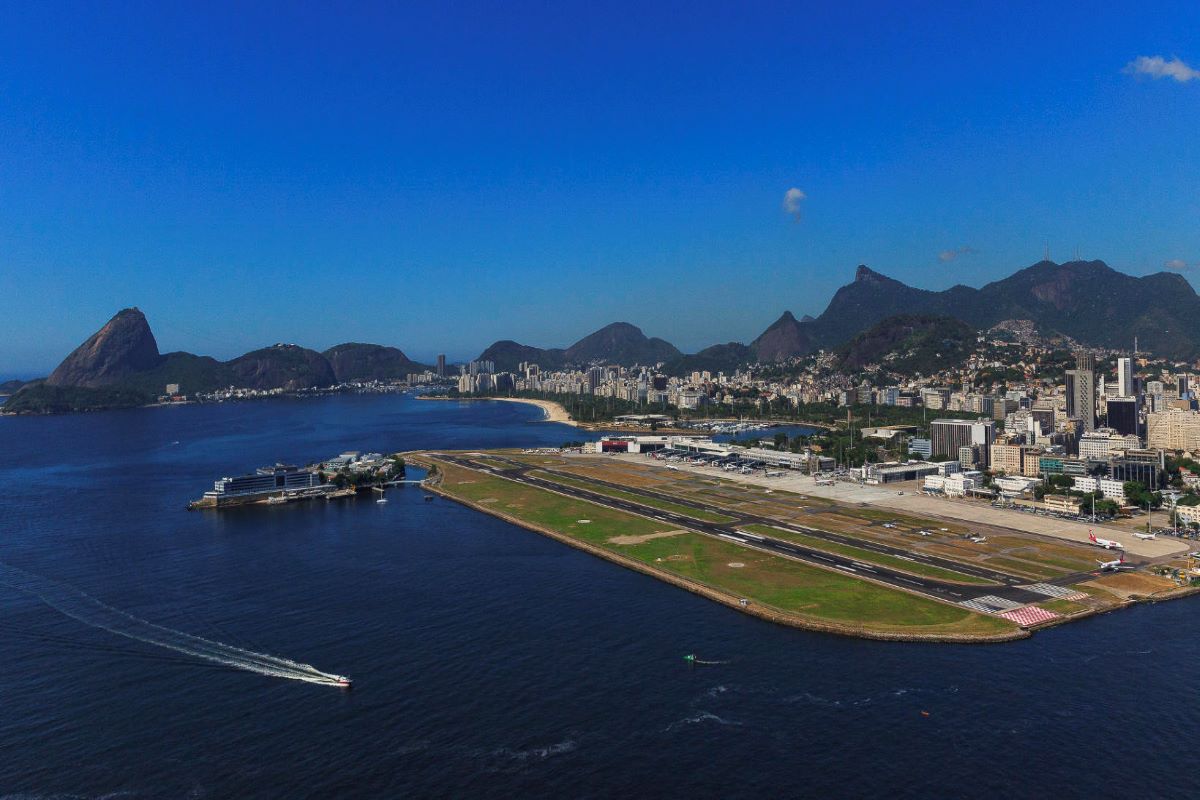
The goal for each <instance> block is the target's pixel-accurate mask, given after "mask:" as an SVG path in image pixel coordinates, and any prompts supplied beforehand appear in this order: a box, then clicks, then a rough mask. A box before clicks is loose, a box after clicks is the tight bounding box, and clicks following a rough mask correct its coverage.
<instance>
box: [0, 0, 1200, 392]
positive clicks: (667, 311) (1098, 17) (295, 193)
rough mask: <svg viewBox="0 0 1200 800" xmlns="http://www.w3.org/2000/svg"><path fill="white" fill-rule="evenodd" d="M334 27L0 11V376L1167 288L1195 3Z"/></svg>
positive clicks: (414, 19)
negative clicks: (890, 301)
mask: <svg viewBox="0 0 1200 800" xmlns="http://www.w3.org/2000/svg"><path fill="white" fill-rule="evenodd" d="M252 5H253V7H250V6H252ZM344 5H346V4H328V5H319V4H316V3H301V4H293V3H281V4H278V5H274V6H268V5H263V4H257V5H256V4H232V3H231V4H220V3H203V4H200V3H196V4H191V5H187V4H166V3H148V4H144V5H137V4H135V3H121V4H107V7H102V6H105V4H84V3H71V4H64V5H56V4H53V3H8V2H3V3H0V319H3V320H4V321H5V325H4V329H5V335H4V337H3V340H2V341H0V374H17V375H25V376H32V375H36V374H44V373H45V372H46V371H47V370H49V369H50V368H52V367H53V366H54V364H56V363H57V361H58V360H59V359H60V358H61V357H62V356H63V355H65V354H66V352H68V351H69V350H70V349H71V348H72V347H74V346H75V345H76V344H78V342H80V341H81V340H82V339H83V338H85V337H86V336H87V335H89V334H90V333H91V332H92V331H94V330H95V329H96V328H97V327H99V325H101V324H102V323H103V322H104V321H105V320H107V319H108V317H109V316H111V315H112V314H113V313H114V312H115V311H116V310H118V309H119V308H122V307H124V306H128V305H137V306H139V307H141V308H142V309H143V311H145V312H146V314H147V316H148V317H149V319H150V322H151V325H152V326H153V327H154V329H155V332H156V335H157V337H158V339H159V344H160V347H161V348H162V349H163V350H164V351H166V350H175V349H186V350H192V351H196V352H202V353H210V354H213V355H216V356H218V357H231V356H233V355H237V354H239V353H241V352H243V351H245V350H248V349H250V348H253V347H258V346H262V345H264V344H270V343H273V342H276V341H294V342H297V343H300V344H304V345H307V346H310V347H315V348H324V347H327V346H329V345H332V344H335V343H337V342H341V341H347V340H356V341H374V342H381V343H386V344H395V345H398V346H400V347H402V348H403V349H404V350H405V351H406V352H408V353H409V354H410V355H412V356H414V357H418V358H424V359H429V358H431V357H432V356H433V355H434V354H435V353H437V352H441V351H444V352H446V353H448V354H450V356H451V358H467V357H471V356H474V355H475V354H477V353H478V352H479V351H480V350H482V349H483V347H485V346H486V345H487V344H489V343H490V342H491V341H493V340H495V339H498V338H514V339H517V340H518V341H522V342H526V343H529V344H536V345H541V346H562V345H567V344H570V343H571V342H572V341H574V340H575V339H577V338H579V337H580V336H582V335H584V334H586V333H588V332H590V331H591V330H593V329H595V328H597V327H599V326H600V325H603V324H605V323H607V322H611V321H614V320H626V321H629V322H633V323H635V324H637V325H639V326H641V327H642V328H643V330H645V331H646V333H647V334H648V335H651V336H662V337H664V338H666V339H668V340H670V341H672V342H674V343H675V344H677V345H678V346H679V347H681V348H683V349H685V350H689V351H690V350H695V349H698V348H700V347H703V346H705V345H708V344H712V343H714V342H723V341H729V340H741V341H748V340H750V339H752V338H753V337H754V336H756V335H757V334H758V333H759V332H761V330H762V329H763V328H764V327H765V326H766V325H768V324H769V323H770V322H771V321H773V320H774V319H775V318H776V317H777V316H778V315H779V314H780V313H781V312H782V311H783V310H785V309H790V310H792V311H793V312H794V313H796V314H797V315H800V314H804V313H811V314H814V315H815V314H817V313H819V312H820V311H821V310H822V309H823V308H824V306H825V304H826V302H827V301H828V299H829V297H830V295H831V294H832V293H833V292H834V291H835V290H836V288H837V287H838V286H840V285H842V284H843V283H846V282H848V281H849V280H850V279H851V277H852V276H853V271H854V267H855V266H856V265H857V264H859V263H866V264H868V265H870V266H871V267H873V268H874V269H876V270H879V271H881V272H883V273H885V274H888V275H891V276H893V277H896V278H898V279H900V280H904V281H906V282H908V283H911V284H914V285H918V286H923V287H928V288H944V287H947V286H950V285H953V284H955V283H966V284H970V285H980V284H982V283H986V282H987V281H989V280H994V279H997V278H1000V277H1003V276H1005V275H1007V274H1009V273H1011V272H1012V271H1014V270H1015V269H1018V268H1020V267H1024V266H1028V265H1029V264H1032V263H1034V262H1035V261H1037V260H1039V259H1040V258H1041V256H1042V254H1043V251H1044V248H1045V247H1046V246H1047V245H1048V246H1049V247H1050V252H1051V257H1052V258H1054V259H1055V260H1059V261H1061V260H1066V259H1067V258H1069V257H1070V256H1071V255H1073V254H1074V252H1075V251H1076V249H1077V248H1078V249H1079V251H1080V252H1081V253H1082V255H1083V256H1085V257H1087V258H1101V259H1104V260H1105V261H1107V262H1109V263H1110V264H1111V265H1113V266H1114V267H1116V268H1118V269H1121V270H1123V271H1126V272H1130V273H1133V274H1147V273H1150V272H1155V271H1158V270H1161V269H1163V268H1164V265H1165V264H1167V263H1168V262H1174V263H1173V264H1172V266H1173V268H1177V269H1178V268H1182V269H1183V272H1184V274H1185V275H1189V277H1191V271H1192V270H1193V269H1200V192H1198V190H1200V185H1198V182H1200V181H1198V179H1200V147H1197V146H1196V144H1195V143H1196V136H1197V131H1200V72H1195V70H1196V69H1200V39H1197V37H1196V35H1195V31H1197V30H1200V5H1198V4H1196V3H1180V4H1176V5H1171V4H1162V5H1159V4H1148V3H1146V4H1141V5H1140V6H1139V7H1138V8H1139V9H1140V13H1132V12H1130V11H1129V10H1124V11H1121V12H1119V13H1118V12H1116V11H1107V10H1104V9H1101V10H1097V9H1096V7H1095V5H1094V4H1087V5H1083V4H1081V5H1079V6H1078V7H1076V8H1071V7H1069V6H1068V5H1066V4H1044V3H1028V4H1023V3H1005V4H1000V3H953V4H952V3H946V4H933V3H922V4H882V3H880V4H873V3H858V4H855V3H842V4H836V7H835V8H830V7H827V6H826V5H825V4H821V5H817V4H806V3H781V4H771V3H766V2H763V3H753V4H736V3H734V4H728V5H716V4H706V3H695V2H692V3H686V4H685V3H679V4H655V3H646V2H640V3H632V4H629V5H625V6H621V5H619V4H617V3H603V4H601V3H571V2H555V3H546V4H534V3H521V2H515V3H432V4H420V5H418V4H411V5H410V6H408V7H407V8H405V7H396V5H395V4H390V3H380V4H378V5H373V4H355V5H354V10H352V11H350V12H347V11H346V10H345V9H344V7H343V6H344ZM828 5H830V6H832V5H834V4H828ZM902 5H903V6H905V7H903V8H902V7H900V6H902ZM910 5H911V6H912V8H909V7H907V6H910ZM1051 5H1053V6H1055V7H1053V8H1049V7H1047V6H1051ZM1141 57H1145V58H1146V59H1154V58H1155V57H1159V58H1161V61H1155V60H1144V61H1141V62H1138V61H1136V59H1139V58H1141ZM1131 64H1133V66H1132V67H1131V66H1129V65H1131ZM789 189H797V190H799V192H800V193H802V196H803V199H796V198H798V197H799V196H800V195H797V194H795V193H793V195H792V202H791V204H790V206H788V204H787V203H786V202H785V196H786V193H787V192H788V190H789ZM789 207H790V208H791V209H792V210H794V211H795V212H796V213H795V214H791V213H789V210H788V209H789ZM951 256H953V258H951Z"/></svg>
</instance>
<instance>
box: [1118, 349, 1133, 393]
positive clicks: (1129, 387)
mask: <svg viewBox="0 0 1200 800" xmlns="http://www.w3.org/2000/svg"><path fill="white" fill-rule="evenodd" d="M1117 396H1118V397H1133V359H1132V358H1118V359H1117Z"/></svg>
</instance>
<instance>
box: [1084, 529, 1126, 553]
mask: <svg viewBox="0 0 1200 800" xmlns="http://www.w3.org/2000/svg"><path fill="white" fill-rule="evenodd" d="M1088 541H1089V542H1091V543H1092V544H1094V545H1096V547H1103V548H1104V549H1105V550H1124V549H1125V545H1123V544H1121V543H1120V542H1114V541H1113V540H1112V539H1101V538H1099V537H1097V536H1096V534H1094V533H1092V532H1091V531H1088Z"/></svg>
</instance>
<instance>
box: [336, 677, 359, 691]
mask: <svg viewBox="0 0 1200 800" xmlns="http://www.w3.org/2000/svg"><path fill="white" fill-rule="evenodd" d="M333 679H334V680H335V681H336V682H337V685H338V686H341V687H342V688H343V689H351V688H353V687H354V682H353V681H351V680H350V679H349V678H347V677H346V676H345V675H334V676H333Z"/></svg>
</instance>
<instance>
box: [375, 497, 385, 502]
mask: <svg viewBox="0 0 1200 800" xmlns="http://www.w3.org/2000/svg"><path fill="white" fill-rule="evenodd" d="M375 502H376V503H386V502H387V498H386V497H380V498H379V499H378V500H376V501H375Z"/></svg>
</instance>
